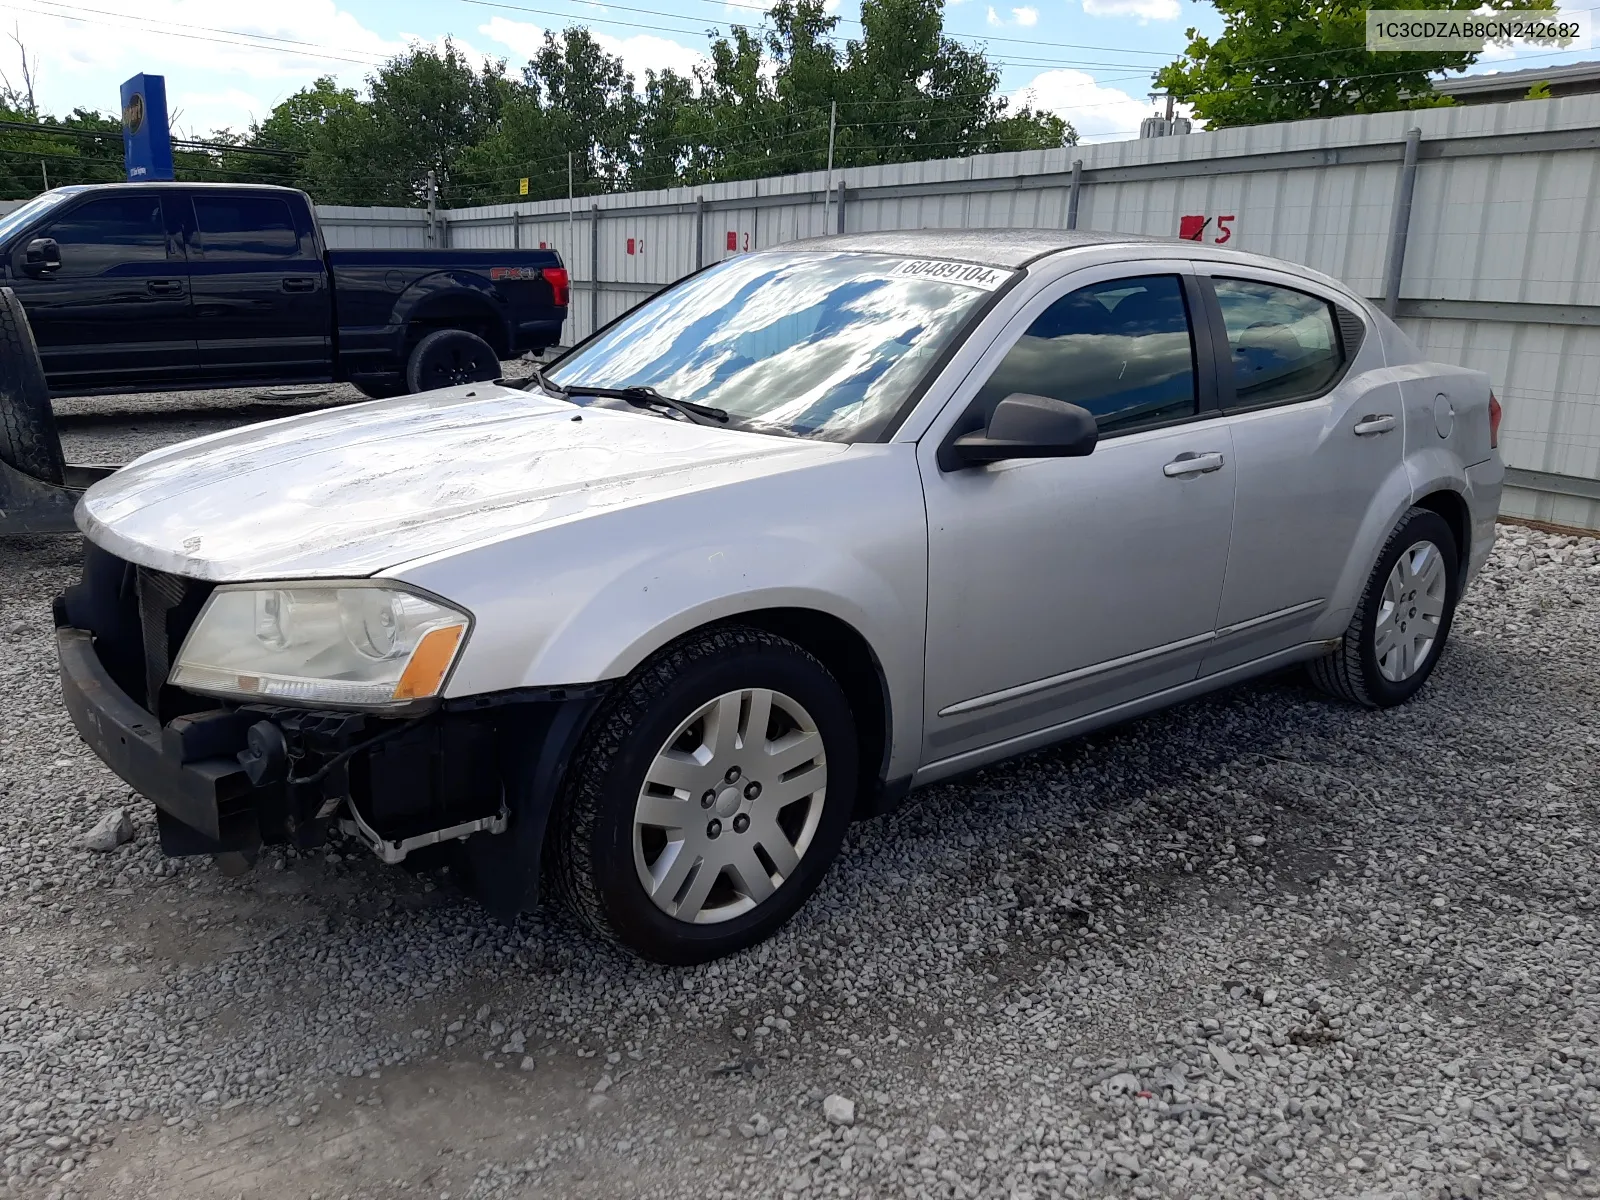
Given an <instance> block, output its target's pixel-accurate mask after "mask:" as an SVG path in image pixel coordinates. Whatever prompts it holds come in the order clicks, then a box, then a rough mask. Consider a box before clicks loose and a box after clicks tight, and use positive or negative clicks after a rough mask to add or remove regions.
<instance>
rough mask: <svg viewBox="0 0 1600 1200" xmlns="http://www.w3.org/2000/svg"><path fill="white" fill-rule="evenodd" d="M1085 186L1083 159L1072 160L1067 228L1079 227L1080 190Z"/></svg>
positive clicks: (1068, 191) (1068, 192)
mask: <svg viewBox="0 0 1600 1200" xmlns="http://www.w3.org/2000/svg"><path fill="white" fill-rule="evenodd" d="M1082 186H1083V159H1081V158H1075V159H1073V160H1072V183H1071V184H1070V185H1069V186H1068V189H1067V228H1068V229H1076V228H1077V227H1078V190H1079V189H1080V188H1081V187H1082Z"/></svg>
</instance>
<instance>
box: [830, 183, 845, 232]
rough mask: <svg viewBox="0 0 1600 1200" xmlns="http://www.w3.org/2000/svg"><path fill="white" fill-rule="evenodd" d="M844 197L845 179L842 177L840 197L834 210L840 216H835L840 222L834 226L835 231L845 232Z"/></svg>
mask: <svg viewBox="0 0 1600 1200" xmlns="http://www.w3.org/2000/svg"><path fill="white" fill-rule="evenodd" d="M844 197H845V186H844V180H842V179H841V180H840V181H839V199H838V200H837V201H836V202H835V204H834V210H835V212H837V214H838V216H837V217H835V220H836V221H837V222H838V224H837V225H835V226H834V230H833V231H834V232H835V233H843V232H844Z"/></svg>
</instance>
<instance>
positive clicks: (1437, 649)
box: [1309, 508, 1460, 708]
mask: <svg viewBox="0 0 1600 1200" xmlns="http://www.w3.org/2000/svg"><path fill="white" fill-rule="evenodd" d="M1459 562H1460V560H1459V558H1458V554H1457V550H1456V542H1455V536H1454V535H1453V534H1452V533H1451V531H1450V526H1449V525H1448V524H1447V523H1446V522H1445V519H1444V518H1443V517H1441V516H1440V515H1439V514H1438V513H1436V512H1432V511H1431V510H1429V509H1426V508H1413V509H1410V510H1408V511H1407V512H1406V515H1405V516H1404V517H1402V518H1401V520H1400V524H1399V525H1397V526H1396V527H1395V531H1394V532H1393V533H1392V534H1390V535H1389V540H1388V541H1387V542H1386V543H1385V544H1384V547H1383V551H1382V553H1380V554H1379V555H1378V562H1377V565H1376V566H1374V567H1373V569H1372V575H1371V577H1370V578H1369V579H1368V580H1367V587H1366V590H1365V591H1364V592H1363V593H1362V597H1361V603H1360V604H1358V605H1357V606H1356V611H1355V613H1354V615H1353V616H1352V617H1351V618H1350V625H1349V628H1348V629H1347V630H1346V631H1345V635H1344V643H1343V645H1342V646H1340V648H1339V649H1338V650H1336V651H1334V652H1333V653H1332V654H1330V655H1328V656H1327V657H1326V658H1321V659H1318V660H1317V661H1315V662H1313V663H1311V664H1310V665H1309V670H1310V673H1311V679H1312V681H1313V682H1314V683H1316V684H1317V686H1318V687H1321V688H1322V689H1324V690H1325V691H1329V692H1332V693H1333V694H1334V695H1336V696H1341V697H1343V698H1344V699H1346V700H1350V701H1352V702H1353V703H1356V704H1361V705H1365V706H1367V707H1369V708H1389V707H1391V706H1393V705H1396V704H1401V703H1403V702H1405V701H1406V700H1409V699H1410V698H1411V697H1412V696H1413V695H1415V694H1416V692H1417V690H1418V689H1419V688H1421V687H1422V685H1423V684H1424V683H1426V682H1427V679H1428V676H1429V675H1431V674H1432V673H1433V668H1434V667H1435V666H1436V665H1437V664H1438V662H1439V656H1440V655H1441V654H1443V653H1444V646H1445V641H1446V639H1447V638H1448V637H1449V636H1450V622H1451V618H1452V617H1453V616H1454V615H1455V608H1456V600H1457V592H1458V590H1459V588H1460V584H1459V571H1458V566H1459Z"/></svg>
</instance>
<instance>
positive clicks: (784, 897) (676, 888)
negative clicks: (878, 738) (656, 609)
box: [554, 627, 857, 964]
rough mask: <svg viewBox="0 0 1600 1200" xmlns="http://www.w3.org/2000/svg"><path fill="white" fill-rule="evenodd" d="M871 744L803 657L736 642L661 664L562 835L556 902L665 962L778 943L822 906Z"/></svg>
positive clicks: (787, 648)
mask: <svg viewBox="0 0 1600 1200" xmlns="http://www.w3.org/2000/svg"><path fill="white" fill-rule="evenodd" d="M856 755H857V746H856V732H855V726H854V721H853V717H852V714H851V712H850V707H849V704H848V702H847V700H846V699H845V695H844V692H843V691H842V690H841V689H840V687H839V685H838V683H837V682H836V681H835V680H834V678H833V677H832V676H831V675H830V674H828V672H827V670H826V669H825V668H824V667H823V666H822V664H821V663H819V662H818V661H817V660H816V659H815V658H813V657H812V656H811V655H810V654H808V653H806V651H804V650H803V649H801V648H800V647H799V646H796V645H795V644H794V643H792V642H789V641H787V640H785V639H783V638H780V637H778V636H776V635H774V634H770V633H767V632H766V631H764V630H758V629H750V628H744V627H730V628H725V629H718V630H713V631H710V632H707V633H704V634H700V635H696V636H693V637H691V638H688V639H685V640H684V641H682V642H679V643H677V644H675V645H673V646H670V647H668V648H667V649H666V650H664V651H662V652H661V653H660V654H658V655H656V656H655V657H654V658H652V659H650V660H649V661H647V662H646V663H645V664H644V665H643V666H641V667H640V668H639V670H637V671H636V672H634V674H633V675H631V676H630V677H629V678H628V679H627V680H626V681H625V682H624V683H623V684H622V685H621V687H620V689H619V691H618V693H617V695H616V696H614V697H613V698H612V699H611V700H610V701H609V702H608V703H607V705H606V706H605V707H604V708H603V709H601V711H600V712H599V713H598V714H597V715H596V717H595V722H594V726H593V727H592V729H591V731H590V733H589V735H588V737H587V738H586V741H585V745H584V748H583V750H582V751H581V752H580V754H579V757H578V760H577V762H576V763H575V765H574V768H573V772H572V775H571V777H570V778H569V780H568V785H567V789H566V794H565V796H564V799H563V805H562V810H561V813H560V815H559V817H558V824H557V828H556V831H555V839H556V840H555V844H554V850H555V855H554V858H555V863H554V865H555V875H556V886H557V888H558V889H559V890H560V892H561V894H562V895H563V897H564V898H565V900H566V902H567V904H568V906H569V907H570V908H571V909H572V910H573V911H574V912H575V913H576V914H577V916H578V917H579V919H580V920H581V921H582V922H583V923H584V924H585V925H586V926H588V927H589V929H591V930H592V931H593V932H595V933H597V934H598V935H600V936H601V937H604V938H607V939H609V940H611V941H615V942H618V943H620V944H622V945H624V946H626V947H628V948H629V949H630V950H632V951H633V952H634V953H636V954H639V955H641V956H642V957H645V958H650V959H654V960H656V961H658V962H667V963H678V964H686V963H697V962H705V961H707V960H708V959H712V958H717V957H720V956H721V955H724V954H729V953H731V952H733V951H735V950H740V949H743V948H744V947H746V946H751V945H754V944H755V943H756V942H759V941H761V940H762V939H763V938H766V937H767V936H768V935H770V934H771V933H772V932H773V931H774V930H776V929H777V928H778V927H779V926H780V925H782V924H783V923H784V922H785V921H787V920H788V919H789V918H790V917H791V916H792V915H794V913H795V911H796V910H798V909H799V907H800V905H801V904H803V903H804V902H805V900H806V898H807V897H808V896H809V895H810V894H811V892H812V891H813V890H815V888H816V886H817V884H818V883H820V882H821V880H822V877H823V876H824V875H825V874H826V872H827V870H828V866H829V865H830V864H831V863H832V861H833V859H834V857H835V855H837V853H838V850H839V846H840V843H841V842H842V841H843V840H844V834H845V829H846V827H847V826H848V825H849V822H850V816H851V809H852V807H853V805H854V802H855V780H856Z"/></svg>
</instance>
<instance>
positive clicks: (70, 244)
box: [39, 194, 167, 278]
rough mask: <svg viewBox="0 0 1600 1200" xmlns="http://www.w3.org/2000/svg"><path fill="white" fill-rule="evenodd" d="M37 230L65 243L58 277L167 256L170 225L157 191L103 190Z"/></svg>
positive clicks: (158, 259) (57, 241)
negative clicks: (164, 218) (114, 192)
mask: <svg viewBox="0 0 1600 1200" xmlns="http://www.w3.org/2000/svg"><path fill="white" fill-rule="evenodd" d="M39 236H41V237H51V238H55V240H56V243H57V244H58V245H59V246H60V247H61V271H60V273H59V274H58V275H57V278H63V277H69V276H75V275H83V276H87V275H99V274H101V273H102V272H104V271H105V270H106V269H107V268H109V267H113V266H115V265H117V264H118V263H127V262H164V261H165V260H166V257H167V228H166V225H165V223H164V222H163V221H162V219H161V198H160V197H159V196H155V195H148V194H147V195H143V196H139V195H133V196H103V197H101V198H100V199H98V200H90V201H89V202H88V203H87V204H82V205H79V206H78V207H77V208H75V209H73V210H72V211H71V212H69V213H67V214H66V215H65V216H63V217H62V218H61V219H60V220H59V221H57V222H55V223H54V224H53V225H51V226H50V228H48V229H44V230H41V231H40V234H39Z"/></svg>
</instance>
